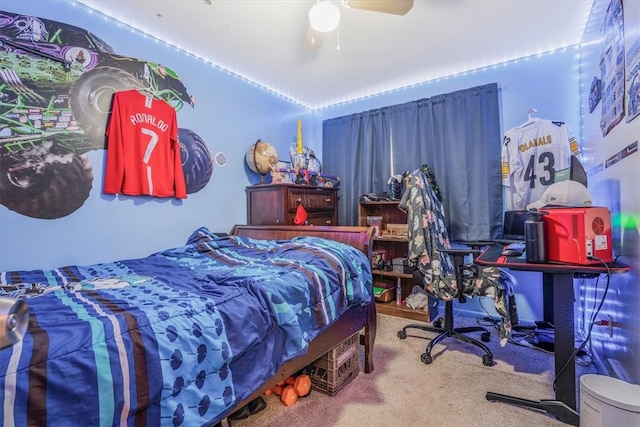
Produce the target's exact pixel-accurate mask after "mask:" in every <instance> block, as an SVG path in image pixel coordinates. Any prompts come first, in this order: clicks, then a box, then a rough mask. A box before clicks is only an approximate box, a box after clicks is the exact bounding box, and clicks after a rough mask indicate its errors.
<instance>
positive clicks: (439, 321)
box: [433, 319, 442, 328]
mask: <svg viewBox="0 0 640 427" xmlns="http://www.w3.org/2000/svg"><path fill="white" fill-rule="evenodd" d="M433 326H435V327H436V328H442V319H437V320H434V321H433Z"/></svg>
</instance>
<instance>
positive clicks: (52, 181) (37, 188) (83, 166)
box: [0, 154, 93, 219]
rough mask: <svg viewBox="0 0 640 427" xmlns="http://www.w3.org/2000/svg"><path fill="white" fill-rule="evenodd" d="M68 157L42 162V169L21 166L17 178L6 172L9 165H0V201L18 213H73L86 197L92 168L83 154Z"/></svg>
mask: <svg viewBox="0 0 640 427" xmlns="http://www.w3.org/2000/svg"><path fill="white" fill-rule="evenodd" d="M51 155H52V156H54V157H55V154H51ZM68 156H69V157H68V159H69V160H70V161H64V162H60V161H51V162H46V163H45V166H44V169H45V170H44V171H39V172H36V171H35V170H34V169H23V170H22V172H21V174H22V175H21V177H20V179H19V180H18V179H16V177H15V176H10V175H9V173H6V171H7V170H9V168H6V167H5V166H6V165H4V164H3V165H2V167H0V170H3V171H5V172H3V173H2V175H1V176H0V204H2V205H4V206H6V207H7V208H8V209H10V210H12V211H14V212H17V213H19V214H22V215H26V216H29V217H32V218H41V219H56V218H62V217H64V216H67V215H69V214H71V213H72V212H75V211H76V210H77V209H78V208H80V206H82V204H83V203H84V202H85V200H87V198H88V197H89V192H90V191H91V187H92V182H93V171H92V168H91V164H90V163H89V161H88V160H87V159H86V158H85V157H84V156H80V155H77V154H68ZM0 162H2V160H0Z"/></svg>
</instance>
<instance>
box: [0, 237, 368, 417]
mask: <svg viewBox="0 0 640 427" xmlns="http://www.w3.org/2000/svg"><path fill="white" fill-rule="evenodd" d="M371 286H372V279H371V271H370V264H369V262H368V260H367V259H366V257H365V256H364V255H363V254H362V253H361V252H360V251H358V250H356V249H354V248H353V247H351V246H348V245H345V244H342V243H338V242H335V241H331V240H325V239H320V238H315V237H296V238H294V239H292V240H288V241H274V240H254V239H251V238H248V237H239V236H224V237H218V236H216V235H215V234H213V233H211V232H209V231H208V230H207V229H205V228H201V229H198V230H196V231H195V232H194V233H193V234H192V235H191V236H190V238H189V240H188V242H187V244H186V245H184V246H180V247H176V248H171V249H168V250H165V251H161V252H158V253H155V254H153V255H150V256H149V257H146V258H142V259H131V260H121V261H116V262H111V263H102V264H96V265H90V266H67V267H62V268H57V269H52V270H34V271H14V272H3V273H0V295H4V296H10V297H14V298H26V301H27V303H28V305H29V310H30V315H29V328H28V331H27V334H26V335H25V337H24V338H23V339H22V340H21V341H20V342H18V343H17V344H15V345H13V346H12V347H8V348H5V349H3V350H0V405H1V408H2V409H1V415H2V418H1V419H0V423H2V425H5V426H13V425H15V426H27V425H38V426H41V425H50V426H74V425H78V426H89V425H90V426H111V425H132V426H133V425H141V426H146V425H148V426H158V425H171V426H195V425H203V424H209V423H213V422H215V421H217V420H218V419H220V418H221V417H222V416H223V415H226V414H227V413H228V412H229V408H231V407H232V406H233V405H234V404H235V403H236V402H240V401H242V400H243V399H246V398H247V397H248V396H250V395H251V394H252V393H253V392H254V391H255V390H257V388H258V387H259V386H260V385H261V384H262V383H263V382H264V381H266V380H267V379H269V378H270V377H271V376H272V375H273V374H274V373H275V372H276V371H277V369H278V368H279V367H280V366H281V365H282V363H284V362H285V361H287V360H289V359H292V358H294V357H296V356H298V355H300V354H303V353H305V352H306V349H307V345H308V343H309V341H311V340H313V339H314V338H315V337H316V336H317V335H318V334H320V333H321V332H322V331H324V330H325V329H327V328H328V326H329V325H331V324H332V323H333V322H334V321H335V320H336V319H337V318H338V317H339V316H340V315H341V314H342V313H344V312H345V311H346V310H347V309H348V308H349V307H351V306H354V305H366V304H368V303H369V301H370V299H371V294H370V292H371Z"/></svg>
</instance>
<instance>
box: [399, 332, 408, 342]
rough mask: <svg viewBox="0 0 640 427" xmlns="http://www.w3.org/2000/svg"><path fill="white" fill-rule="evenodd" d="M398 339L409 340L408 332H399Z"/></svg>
mask: <svg viewBox="0 0 640 427" xmlns="http://www.w3.org/2000/svg"><path fill="white" fill-rule="evenodd" d="M398 338H400V339H401V340H403V339H405V338H407V331H398Z"/></svg>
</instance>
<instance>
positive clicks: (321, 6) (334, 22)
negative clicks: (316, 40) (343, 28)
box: [309, 1, 340, 33]
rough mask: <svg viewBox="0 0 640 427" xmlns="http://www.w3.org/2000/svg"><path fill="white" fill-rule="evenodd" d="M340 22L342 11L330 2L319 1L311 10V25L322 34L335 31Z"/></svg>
mask: <svg viewBox="0 0 640 427" xmlns="http://www.w3.org/2000/svg"><path fill="white" fill-rule="evenodd" d="M338 22H340V9H339V8H338V6H336V5H335V4H333V3H331V2H330V1H319V2H318V3H316V4H314V5H313V7H312V8H311V9H310V10H309V24H311V27H312V28H313V29H314V30H316V31H319V32H321V33H327V32H329V31H333V30H335V29H336V27H337V26H338Z"/></svg>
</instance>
